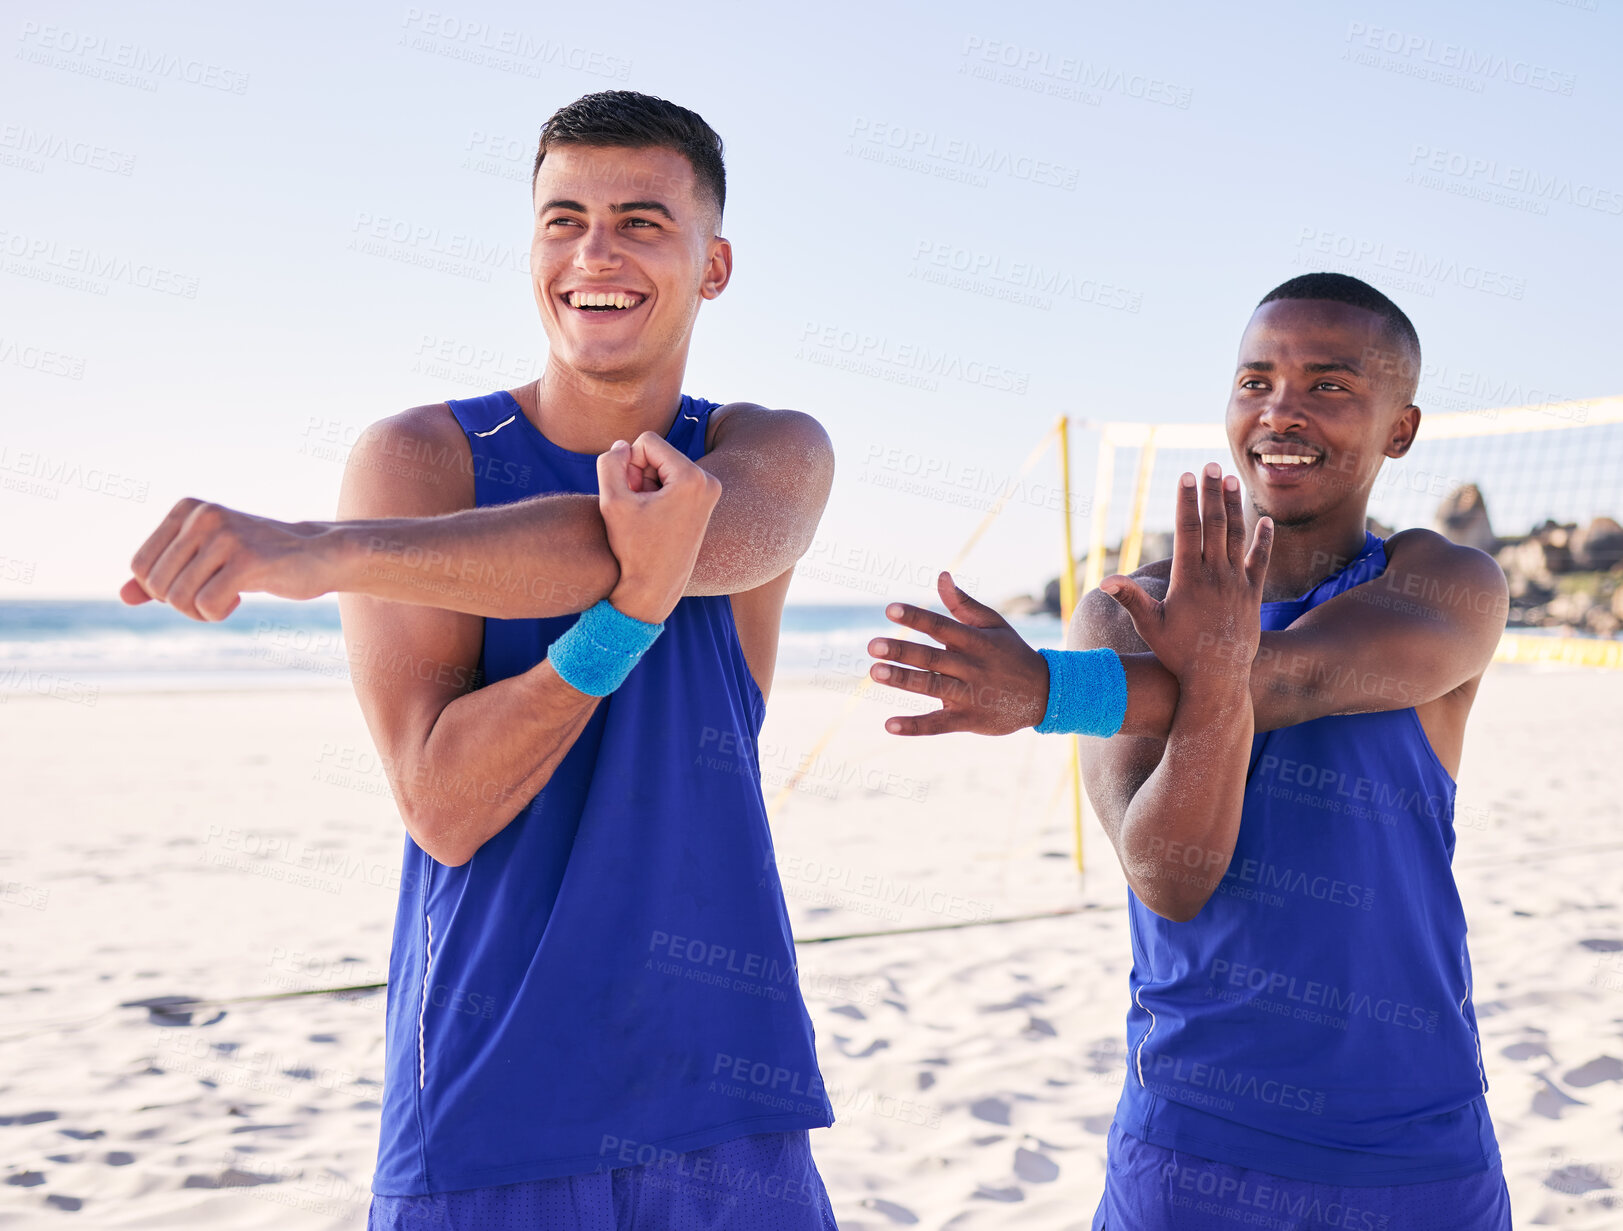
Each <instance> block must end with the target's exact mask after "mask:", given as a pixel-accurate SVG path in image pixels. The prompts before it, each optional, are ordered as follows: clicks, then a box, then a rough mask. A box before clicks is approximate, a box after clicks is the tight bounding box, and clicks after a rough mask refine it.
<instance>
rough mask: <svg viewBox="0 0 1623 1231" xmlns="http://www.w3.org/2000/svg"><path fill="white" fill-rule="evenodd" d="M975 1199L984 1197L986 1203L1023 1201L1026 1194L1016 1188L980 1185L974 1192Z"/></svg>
mask: <svg viewBox="0 0 1623 1231" xmlns="http://www.w3.org/2000/svg"><path fill="white" fill-rule="evenodd" d="M975 1195H976V1196H977V1197H984V1198H985V1199H986V1200H988V1201H1024V1200H1025V1199H1026V1194H1025V1193H1023V1192H1021V1191H1020V1190H1019V1189H1018V1188H1015V1187H1012V1186H1011V1187H1009V1188H993V1187H992V1186H991V1185H990V1184H982V1185H981V1186H980V1187H979V1188H977V1189H976V1190H975Z"/></svg>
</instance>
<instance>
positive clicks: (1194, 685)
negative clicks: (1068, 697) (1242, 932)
mask: <svg viewBox="0 0 1623 1231" xmlns="http://www.w3.org/2000/svg"><path fill="white" fill-rule="evenodd" d="M1229 485H1232V487H1230V486H1229ZM1271 543H1272V527H1271V524H1270V523H1268V522H1267V521H1264V522H1262V523H1261V524H1260V525H1259V527H1258V533H1257V537H1256V539H1255V540H1254V541H1253V543H1252V545H1251V548H1250V550H1249V551H1248V550H1247V549H1246V543H1245V522H1244V515H1243V511H1242V508H1241V504H1240V491H1239V482H1238V480H1236V479H1234V478H1232V477H1230V478H1229V479H1228V480H1227V483H1225V481H1224V480H1223V478H1222V476H1221V472H1220V471H1219V470H1218V468H1217V467H1216V466H1215V465H1214V466H1211V467H1210V468H1209V469H1208V471H1207V473H1206V475H1205V477H1204V479H1203V480H1202V485H1201V496H1200V499H1199V501H1198V504H1197V500H1196V487H1195V480H1194V476H1193V475H1185V476H1183V480H1182V481H1181V483H1180V487H1179V493H1178V513H1177V522H1176V526H1175V530H1174V538H1173V560H1172V570H1171V580H1170V583H1169V585H1168V588H1167V591H1166V599H1165V601H1164V602H1162V601H1161V600H1160V599H1158V598H1151V597H1149V596H1148V595H1147V594H1146V595H1145V599H1146V602H1147V603H1148V604H1150V606H1149V607H1147V608H1146V617H1145V620H1144V623H1143V625H1142V626H1141V627H1142V629H1143V632H1142V635H1141V634H1140V633H1139V632H1136V631H1135V630H1134V628H1133V625H1132V623H1131V622H1130V621H1129V620H1128V619H1127V617H1126V615H1125V614H1124V613H1123V611H1122V609H1121V608H1119V607H1117V606H1116V604H1114V603H1113V602H1110V600H1108V599H1106V598H1104V596H1103V595H1099V594H1097V593H1096V594H1094V595H1090V596H1089V599H1088V601H1087V603H1086V604H1085V607H1086V613H1085V614H1084V615H1083V616H1082V618H1081V619H1080V620H1079V621H1078V622H1077V624H1075V625H1073V629H1072V634H1071V636H1070V638H1069V639H1068V643H1067V644H1068V648H1070V649H1073V650H1094V649H1109V650H1112V651H1114V652H1116V653H1118V654H1124V655H1131V654H1133V653H1134V652H1135V651H1142V650H1145V649H1147V648H1148V646H1154V647H1155V649H1156V650H1157V651H1159V653H1160V655H1161V657H1162V658H1163V659H1164V660H1165V662H1166V664H1167V668H1168V669H1169V670H1170V672H1171V675H1170V677H1169V678H1171V679H1172V680H1173V684H1172V698H1173V713H1172V721H1171V723H1170V724H1169V728H1168V729H1167V730H1166V731H1165V732H1163V733H1159V734H1157V733H1150V734H1147V735H1146V734H1139V733H1135V732H1133V731H1125V732H1124V733H1118V734H1117V735H1115V736H1112V737H1111V738H1109V739H1107V740H1100V739H1084V740H1082V741H1081V755H1082V767H1083V781H1084V782H1085V783H1086V784H1087V787H1088V795H1089V798H1090V799H1092V800H1093V803H1094V808H1095V810H1096V811H1097V812H1098V814H1099V819H1100V821H1101V823H1102V824H1103V826H1104V829H1105V832H1106V834H1108V835H1109V837H1110V840H1111V843H1112V844H1113V845H1114V846H1115V848H1116V854H1117V857H1118V858H1119V859H1120V860H1121V865H1122V870H1123V871H1124V872H1125V873H1126V874H1127V880H1128V883H1129V884H1130V885H1131V886H1132V887H1133V891H1134V892H1135V893H1136V894H1137V895H1138V897H1139V899H1140V901H1142V902H1143V903H1144V904H1145V905H1146V906H1148V907H1149V908H1150V909H1151V910H1153V911H1155V912H1156V913H1157V914H1160V915H1164V916H1165V917H1167V918H1169V919H1175V920H1185V919H1191V918H1193V917H1194V916H1195V915H1196V914H1197V913H1199V911H1200V909H1201V907H1202V906H1204V905H1205V903H1206V900H1207V899H1208V898H1209V897H1210V896H1211V894H1212V892H1213V891H1214V890H1215V888H1216V886H1217V883H1218V882H1219V881H1220V880H1221V879H1222V877H1223V873H1224V872H1225V871H1226V870H1227V868H1228V863H1229V859H1230V857H1231V856H1232V855H1233V853H1234V842H1235V839H1236V837H1237V835H1238V833H1239V827H1240V811H1241V804H1242V802H1243V799H1244V794H1245V779H1246V771H1247V767H1248V764H1249V761H1250V757H1249V753H1250V749H1251V737H1252V734H1253V731H1254V728H1253V724H1252V714H1251V697H1250V691H1249V687H1250V684H1249V675H1248V669H1249V663H1250V659H1251V655H1252V654H1254V653H1255V651H1256V647H1257V639H1258V636H1259V631H1260V626H1261V625H1260V606H1261V601H1262V580H1263V577H1264V576H1265V574H1266V572H1267V561H1268V552H1269V548H1270V546H1271ZM943 597H944V598H949V603H948V605H949V609H951V610H953V612H954V614H955V615H958V616H959V621H962V623H960V622H959V621H953V620H947V619H945V618H944V617H941V616H935V615H933V614H932V613H922V614H923V615H925V616H930V620H929V621H923V622H920V623H914V622H913V618H912V615H911V612H912V611H913V610H916V609H909V610H908V611H907V612H904V613H901V614H902V615H904V616H905V618H902V619H900V620H899V622H901V623H905V624H907V625H908V626H909V627H918V628H920V630H921V631H924V632H926V633H929V634H930V635H931V636H934V637H936V638H937V639H939V640H941V641H942V642H943V644H944V645H945V646H946V647H947V648H946V649H944V650H935V649H932V648H930V647H925V646H915V645H913V644H911V643H908V642H892V641H889V640H888V639H882V640H883V644H881V642H880V641H876V642H874V643H873V644H872V645H871V646H870V651H871V652H872V653H874V654H875V656H876V657H886V658H889V659H891V660H892V662H894V663H906V664H910V666H911V667H916V668H921V669H918V670H914V669H908V668H905V667H900V666H893V665H891V663H879V664H876V665H875V666H874V667H873V669H872V670H873V675H874V678H875V679H877V680H880V681H881V682H884V683H888V684H890V685H892V686H893V687H897V688H903V689H906V690H908V691H912V692H920V693H924V694H927V695H931V696H937V697H940V698H941V699H942V702H943V708H942V709H941V710H937V711H935V712H933V713H931V714H925V715H921V716H918V717H915V718H895V719H891V720H890V722H889V723H888V724H887V725H888V727H889V729H890V730H892V731H895V732H897V733H899V734H929V733H933V732H935V731H939V730H986V731H1009V730H1016V729H1018V727H1019V726H1030V725H1034V723H1035V722H1036V721H1038V720H1040V719H1041V718H1042V717H1043V713H1044V707H1046V698H1045V700H1044V703H1043V706H1038V705H1036V704H1035V702H1029V701H1028V702H1023V703H1021V705H1020V708H1021V712H1020V713H1019V714H1018V715H1017V717H1018V718H1020V719H1023V720H1024V721H1019V722H1016V723H1009V725H1002V724H1004V723H1006V722H1007V721H1008V720H1007V719H1006V718H1005V717H1004V716H1003V715H1001V714H999V713H998V712H997V710H996V708H995V707H996V704H997V702H998V700H999V693H1000V692H1001V691H1002V690H1001V689H1000V688H997V687H993V686H988V685H986V684H984V683H982V684H980V685H978V686H977V685H976V684H975V683H973V681H976V680H984V679H986V678H988V677H989V674H990V673H988V672H987V671H986V670H985V667H986V664H987V663H988V661H989V660H995V661H998V662H1001V663H1004V664H1007V665H1008V668H1009V669H1008V670H1007V671H1006V672H1003V673H1001V674H999V675H998V678H1001V679H1007V680H1018V679H1020V678H1021V674H1020V673H1021V670H1022V668H1021V662H1022V660H1023V659H1027V660H1029V659H1035V660H1036V662H1035V663H1034V664H1033V663H1029V661H1028V662H1027V663H1026V665H1025V668H1024V670H1025V672H1026V679H1027V681H1029V682H1026V683H1021V684H1018V685H1016V686H1015V688H1014V690H1013V693H1012V695H1013V696H1015V697H1021V696H1025V695H1027V694H1028V693H1029V692H1030V691H1031V689H1032V687H1033V685H1034V683H1035V680H1036V678H1037V676H1038V674H1039V673H1042V674H1045V673H1046V670H1047V666H1046V664H1045V663H1043V662H1042V660H1041V658H1040V657H1039V656H1038V655H1037V654H1036V653H1035V651H1033V650H1031V649H1030V648H1029V647H1028V646H1026V645H1025V643H1024V642H1023V641H1021V640H1020V638H1019V637H1018V635H1016V634H1015V633H1014V631H1013V630H1012V629H1010V628H1009V627H1008V625H1007V623H1006V622H1004V621H1003V620H1002V618H1001V617H1000V616H998V615H997V614H996V613H995V612H993V611H991V610H990V609H989V608H986V607H984V606H983V605H982V604H980V603H976V602H975V601H974V600H973V599H970V598H969V597H968V596H967V595H963V594H962V593H961V592H953V593H952V594H951V595H950V597H949V595H948V592H947V591H946V589H945V587H943ZM892 618H897V617H895V616H893V617H892ZM1217 643H1221V644H1224V645H1226V646H1227V647H1228V648H1229V652H1230V653H1231V654H1232V655H1233V659H1232V661H1221V660H1217V659H1214V657H1213V655H1212V653H1211V652H1210V651H1209V650H1208V649H1206V648H1204V647H1207V646H1209V645H1212V644H1217ZM1135 704H1137V705H1139V706H1140V707H1142V705H1143V704H1144V701H1143V699H1142V698H1139V699H1137V700H1135V698H1134V696H1133V681H1132V680H1131V679H1129V681H1128V708H1129V717H1131V714H1132V710H1133V707H1134V706H1135Z"/></svg>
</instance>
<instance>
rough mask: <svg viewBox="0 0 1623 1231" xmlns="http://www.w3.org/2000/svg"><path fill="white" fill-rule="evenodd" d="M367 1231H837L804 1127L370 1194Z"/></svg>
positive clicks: (832, 1212)
mask: <svg viewBox="0 0 1623 1231" xmlns="http://www.w3.org/2000/svg"><path fill="white" fill-rule="evenodd" d="M366 1227H367V1231H655V1229H656V1228H657V1229H658V1231H838V1228H837V1227H836V1225H835V1222H834V1211H833V1210H832V1209H831V1208H830V1206H829V1203H828V1193H827V1192H826V1191H825V1190H824V1188H823V1180H822V1177H821V1176H819V1175H818V1174H817V1167H816V1166H815V1165H814V1164H813V1162H812V1156H811V1142H810V1140H809V1138H808V1136H807V1134H806V1132H805V1131H804V1130H802V1131H799V1132H793V1133H757V1134H756V1135H755V1136H753V1137H739V1138H736V1139H735V1140H732V1141H724V1142H722V1143H721V1144H720V1145H714V1146H707V1147H705V1148H704V1149H702V1150H690V1151H689V1152H688V1153H686V1154H677V1155H673V1156H671V1157H670V1158H667V1159H662V1160H660V1161H657V1162H652V1163H648V1164H646V1165H644V1166H641V1167H620V1168H616V1169H615V1170H613V1171H596V1172H592V1173H590V1174H588V1175H569V1176H563V1177H561V1178H559V1179H554V1180H526V1181H525V1182H523V1183H520V1184H502V1185H500V1186H498V1187H495V1188H467V1189H461V1190H458V1191H456V1192H444V1193H430V1194H428V1195H425V1196H421V1197H383V1196H373V1198H372V1207H371V1210H370V1211H369V1212H368V1214H367V1218H366Z"/></svg>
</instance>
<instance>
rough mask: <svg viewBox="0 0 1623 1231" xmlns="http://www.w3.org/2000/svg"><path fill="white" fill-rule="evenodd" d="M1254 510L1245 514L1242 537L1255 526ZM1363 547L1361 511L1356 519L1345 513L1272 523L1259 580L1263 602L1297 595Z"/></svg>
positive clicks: (1344, 564) (1302, 593)
mask: <svg viewBox="0 0 1623 1231" xmlns="http://www.w3.org/2000/svg"><path fill="white" fill-rule="evenodd" d="M1256 523H1257V514H1256V512H1255V511H1252V512H1250V513H1248V514H1247V516H1246V541H1247V542H1250V537H1251V533H1252V532H1253V531H1254V530H1255V529H1256ZM1363 549H1364V513H1363V510H1362V509H1360V510H1359V511H1358V518H1357V520H1356V521H1353V520H1351V519H1350V518H1348V517H1346V516H1340V517H1337V518H1335V519H1334V520H1331V519H1329V518H1324V519H1317V520H1314V521H1311V522H1306V523H1304V524H1302V525H1296V526H1281V525H1278V524H1277V523H1276V524H1275V526H1274V546H1273V550H1272V552H1271V553H1270V554H1269V557H1268V577H1267V580H1265V581H1264V582H1263V589H1262V598H1263V601H1264V602H1269V603H1273V602H1281V601H1285V600H1289V599H1293V598H1300V597H1301V596H1302V595H1304V594H1306V593H1307V592H1308V591H1309V590H1311V589H1312V588H1313V587H1314V586H1316V585H1318V584H1319V582H1321V581H1323V580H1324V579H1325V578H1326V577H1329V576H1331V575H1332V574H1334V573H1338V572H1340V571H1341V570H1342V569H1344V568H1346V567H1347V565H1348V564H1349V563H1350V562H1351V561H1352V559H1353V557H1354V556H1356V555H1357V554H1358V553H1359V552H1360V551H1362V550H1363Z"/></svg>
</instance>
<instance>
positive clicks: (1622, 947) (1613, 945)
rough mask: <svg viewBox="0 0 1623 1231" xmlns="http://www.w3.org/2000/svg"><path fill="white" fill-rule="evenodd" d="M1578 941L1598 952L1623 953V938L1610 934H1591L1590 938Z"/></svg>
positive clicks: (1586, 947)
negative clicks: (1618, 938)
mask: <svg viewBox="0 0 1623 1231" xmlns="http://www.w3.org/2000/svg"><path fill="white" fill-rule="evenodd" d="M1578 943H1579V944H1580V945H1582V946H1583V947H1584V948H1585V949H1591V950H1593V951H1594V952H1596V953H1623V940H1616V939H1614V938H1613V937H1610V936H1591V937H1590V938H1589V939H1588V940H1580V941H1579V942H1578Z"/></svg>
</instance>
